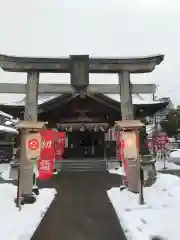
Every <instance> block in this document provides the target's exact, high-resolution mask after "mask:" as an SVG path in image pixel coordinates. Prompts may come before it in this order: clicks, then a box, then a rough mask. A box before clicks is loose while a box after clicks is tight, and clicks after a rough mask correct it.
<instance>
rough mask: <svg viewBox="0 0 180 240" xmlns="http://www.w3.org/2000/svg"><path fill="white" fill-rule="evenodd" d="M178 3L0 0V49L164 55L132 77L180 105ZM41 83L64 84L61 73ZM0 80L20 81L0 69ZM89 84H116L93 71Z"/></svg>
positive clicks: (30, 53)
mask: <svg viewBox="0 0 180 240" xmlns="http://www.w3.org/2000/svg"><path fill="white" fill-rule="evenodd" d="M179 23H180V1H178V0H171V1H170V0H111V1H110V0H0V29H1V34H0V53H4V54H12V55H19V56H49V57H58V56H59V57H61V56H68V55H69V54H90V55H91V56H102V57H103V56H112V57H113V56H116V57H117V56H118V57H124V56H145V55H152V54H158V53H161V54H165V60H164V62H163V63H162V64H161V65H159V66H158V67H157V68H156V70H155V71H154V72H153V73H151V74H141V75H139V74H137V75H133V76H132V81H133V82H134V83H135V82H139V83H143V82H145V83H156V84H157V85H159V87H158V92H157V94H158V95H159V96H161V97H168V96H170V97H171V98H172V100H173V102H174V103H175V104H179V103H180V94H179V92H180V81H179V79H180V58H179V51H180V27H179ZM40 80H41V81H43V82H44V81H46V82H50V81H51V82H52V81H53V82H54V81H60V82H62V83H66V82H68V81H69V76H68V75H65V74H58V75H55V74H46V75H42V76H41V79H40ZM0 81H1V82H10V81H16V82H18V81H19V82H21V81H25V75H24V74H17V73H7V72H3V71H0ZM90 81H91V83H95V82H97V81H98V82H99V83H100V82H102V83H110V82H111V83H116V81H117V77H116V75H93V76H91V77H90Z"/></svg>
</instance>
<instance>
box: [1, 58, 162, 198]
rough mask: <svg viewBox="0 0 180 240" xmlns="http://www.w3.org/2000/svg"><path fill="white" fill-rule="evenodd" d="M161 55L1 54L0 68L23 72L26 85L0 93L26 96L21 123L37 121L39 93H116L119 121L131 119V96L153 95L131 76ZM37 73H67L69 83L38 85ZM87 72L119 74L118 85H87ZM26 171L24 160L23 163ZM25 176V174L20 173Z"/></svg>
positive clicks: (28, 191) (4, 86) (28, 180)
mask: <svg viewBox="0 0 180 240" xmlns="http://www.w3.org/2000/svg"><path fill="white" fill-rule="evenodd" d="M163 59H164V55H155V56H147V57H130V58H92V57H89V55H70V56H69V57H67V58H38V57H17V56H8V55H0V67H1V68H2V69H3V70H4V71H9V72H26V73H27V83H26V85H23V84H15V83H12V84H8V83H0V92H1V93H5V92H8V93H25V94H26V98H25V111H24V120H37V103H38V92H39V93H51V94H54V93H59V94H60V93H74V92H75V93H80V94H86V93H87V92H91V93H101V94H106V93H119V94H120V98H121V112H122V120H126V119H128V120H133V119H134V114H133V104H132V93H154V92H155V89H156V87H155V85H147V84H145V85H144V84H137V85H135V84H133V85H132V84H131V82H130V74H131V73H147V72H152V71H153V70H154V69H155V67H156V65H159V64H160V63H161V62H162V61H163ZM40 73H70V75H71V84H70V85H61V84H40V85H39V75H40ZM89 73H107V74H108V73H111V74H112V73H114V74H118V77H119V85H116V84H114V85H109V84H108V85H106V84H102V85H101V84H100V85H95V84H94V85H93V84H89ZM23 162H24V163H23V164H24V166H23V168H24V169H25V168H26V167H27V166H28V164H27V166H26V161H23ZM32 169H33V167H32V168H31V169H29V170H28V171H27V170H26V176H24V182H23V184H24V186H23V189H25V190H24V192H23V193H22V194H23V195H24V196H25V197H26V198H27V199H28V198H31V197H32V185H33V180H32V171H33V170H32ZM22 174H24V173H22Z"/></svg>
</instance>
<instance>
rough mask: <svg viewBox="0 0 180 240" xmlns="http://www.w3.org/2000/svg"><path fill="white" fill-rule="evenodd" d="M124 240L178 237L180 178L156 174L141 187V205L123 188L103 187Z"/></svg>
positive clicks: (170, 239)
mask: <svg viewBox="0 0 180 240" xmlns="http://www.w3.org/2000/svg"><path fill="white" fill-rule="evenodd" d="M107 194H108V196H109V199H110V200H111V203H112V205H113V207H114V209H115V211H116V214H117V216H118V218H119V220H120V223H121V225H122V227H123V228H124V231H125V234H126V236H127V239H128V240H150V239H151V237H152V236H157V235H158V236H161V237H163V239H168V240H179V222H180V178H179V177H177V176H173V175H168V174H159V175H158V176H157V181H156V183H155V184H154V185H153V186H152V187H147V188H144V198H145V202H146V204H145V205H139V204H138V195H137V194H134V193H131V192H129V191H128V190H127V189H125V190H123V191H121V192H120V190H119V188H112V189H110V190H108V191H107Z"/></svg>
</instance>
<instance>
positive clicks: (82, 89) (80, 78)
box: [70, 55, 89, 97]
mask: <svg viewBox="0 0 180 240" xmlns="http://www.w3.org/2000/svg"><path fill="white" fill-rule="evenodd" d="M70 74H71V85H72V86H73V87H74V88H75V90H76V91H77V92H78V93H80V96H82V97H84V94H85V93H86V88H87V87H88V85H89V55H71V56H70Z"/></svg>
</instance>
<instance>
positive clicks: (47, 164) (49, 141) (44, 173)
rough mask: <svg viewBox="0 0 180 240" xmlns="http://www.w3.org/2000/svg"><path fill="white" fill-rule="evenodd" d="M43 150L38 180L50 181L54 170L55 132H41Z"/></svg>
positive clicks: (39, 162)
mask: <svg viewBox="0 0 180 240" xmlns="http://www.w3.org/2000/svg"><path fill="white" fill-rule="evenodd" d="M40 134H41V137H42V150H41V155H40V159H39V161H38V176H37V179H49V178H51V177H52V174H53V168H54V131H53V130H41V131H40Z"/></svg>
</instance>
